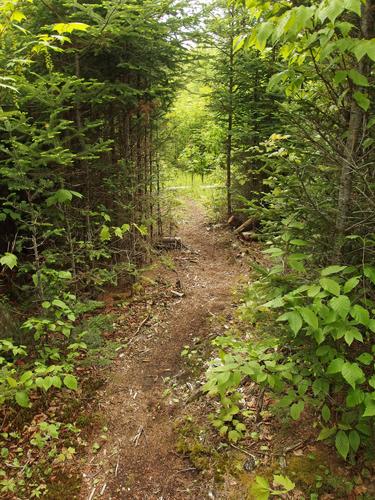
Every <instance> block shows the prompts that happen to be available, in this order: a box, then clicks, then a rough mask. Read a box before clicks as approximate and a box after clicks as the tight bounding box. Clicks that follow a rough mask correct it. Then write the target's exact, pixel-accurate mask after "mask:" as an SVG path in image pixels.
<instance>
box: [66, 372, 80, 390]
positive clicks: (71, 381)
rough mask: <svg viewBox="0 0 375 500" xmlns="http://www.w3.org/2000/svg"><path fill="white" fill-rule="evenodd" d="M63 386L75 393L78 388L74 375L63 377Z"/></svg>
mask: <svg viewBox="0 0 375 500" xmlns="http://www.w3.org/2000/svg"><path fill="white" fill-rule="evenodd" d="M64 385H65V386H66V387H67V388H68V389H71V390H72V391H76V390H77V388H78V382H77V379H76V377H75V376H74V375H65V377H64Z"/></svg>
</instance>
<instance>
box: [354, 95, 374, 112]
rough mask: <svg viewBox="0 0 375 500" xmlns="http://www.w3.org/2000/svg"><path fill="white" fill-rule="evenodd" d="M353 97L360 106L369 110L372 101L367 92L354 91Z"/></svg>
mask: <svg viewBox="0 0 375 500" xmlns="http://www.w3.org/2000/svg"><path fill="white" fill-rule="evenodd" d="M353 97H354V99H355V100H356V102H357V104H358V106H359V107H360V108H362V109H364V110H365V111H368V109H369V107H370V104H371V101H370V99H369V98H368V96H367V95H366V94H364V93H363V92H354V94H353Z"/></svg>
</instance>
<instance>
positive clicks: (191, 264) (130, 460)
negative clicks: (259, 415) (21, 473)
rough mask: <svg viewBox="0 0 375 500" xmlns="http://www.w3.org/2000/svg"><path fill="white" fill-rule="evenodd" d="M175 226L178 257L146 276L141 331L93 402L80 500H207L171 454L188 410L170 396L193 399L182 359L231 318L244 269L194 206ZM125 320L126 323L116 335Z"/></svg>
mask: <svg viewBox="0 0 375 500" xmlns="http://www.w3.org/2000/svg"><path fill="white" fill-rule="evenodd" d="M182 219H183V220H182V221H181V223H180V227H179V232H178V235H179V236H180V237H181V239H182V242H183V245H184V246H183V249H182V250H172V251H168V252H167V254H165V253H164V255H163V256H162V257H161V258H160V261H159V262H157V263H156V264H155V265H154V266H153V269H152V270H150V271H148V272H147V274H146V276H144V278H143V281H144V282H145V283H148V284H149V286H147V285H146V286H145V288H144V290H143V292H142V297H141V299H140V301H139V302H138V305H135V306H133V307H135V308H136V311H137V316H138V327H137V328H133V333H132V335H131V336H130V341H129V339H128V346H127V348H126V350H125V351H124V353H123V354H120V357H118V359H117V360H116V362H115V365H114V367H112V368H111V370H110V374H109V376H108V378H107V382H106V383H105V384H104V386H103V387H102V388H101V389H100V390H99V391H98V393H97V395H96V402H95V405H96V406H97V409H96V421H99V422H100V425H99V426H97V429H96V430H95V432H93V433H92V434H91V436H90V437H89V439H88V441H89V445H88V447H87V449H88V450H89V452H88V453H89V456H88V457H86V459H85V465H84V470H83V485H82V489H81V493H80V496H79V498H82V499H84V498H85V499H90V500H93V499H95V498H106V499H110V498H112V499H132V500H137V499H142V500H146V499H160V500H162V499H163V500H166V499H176V500H177V499H187V498H197V499H198V498H214V496H213V493H212V491H211V490H210V488H211V485H210V483H209V482H208V481H203V482H202V480H201V477H200V474H199V473H198V471H197V469H195V468H194V467H192V464H191V462H189V461H188V460H187V459H185V458H184V457H183V455H181V454H179V453H177V451H176V442H177V441H178V431H176V427H175V422H176V421H178V419H179V418H180V417H181V418H184V406H185V403H184V399H183V398H178V397H173V391H172V390H171V389H170V388H171V387H176V385H179V387H180V389H181V388H183V387H184V388H186V391H187V392H189V393H190V394H191V393H193V394H194V387H193V383H194V382H193V380H192V381H191V382H189V377H190V375H191V374H190V375H189V374H188V371H189V370H186V362H185V361H184V359H183V358H182V357H181V352H182V351H183V349H184V347H185V346H192V345H193V346H194V343H196V342H200V339H207V338H210V337H212V336H215V331H213V330H214V329H215V328H216V327H215V321H213V319H214V318H215V317H219V316H220V317H221V318H225V317H227V318H230V316H231V315H232V313H233V308H234V306H233V304H232V294H233V290H234V289H235V288H236V286H237V285H238V283H239V282H240V280H241V276H243V275H244V274H246V271H247V268H246V266H245V262H244V259H242V258H241V257H239V256H238V255H236V254H238V245H237V244H236V243H235V242H233V241H232V235H231V233H230V232H229V231H228V230H227V229H226V228H223V227H222V226H221V225H216V226H215V225H212V224H209V221H208V219H207V214H206V212H205V210H204V208H203V207H202V206H201V205H200V204H199V203H197V202H193V201H190V200H188V201H187V202H186V208H185V210H184V213H183V215H182ZM175 292H179V293H180V294H183V296H181V297H180V296H178V294H176V293H175ZM107 302H109V304H111V298H109V300H108V298H107ZM130 307H132V306H130ZM118 316H119V312H118V311H117V317H118ZM120 318H121V313H120ZM128 321H129V320H128V319H127V317H126V314H125V316H124V318H123V322H122V323H121V321H117V325H116V330H118V329H121V328H123V329H126V328H127V326H128V325H129V323H128ZM134 330H135V331H134ZM216 335H217V333H216ZM195 390H196V389H195ZM215 498H216V496H215Z"/></svg>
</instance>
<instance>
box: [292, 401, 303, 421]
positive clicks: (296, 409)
mask: <svg viewBox="0 0 375 500" xmlns="http://www.w3.org/2000/svg"><path fill="white" fill-rule="evenodd" d="M304 408H305V403H304V402H303V401H298V403H294V404H292V406H291V407H290V416H291V417H292V419H293V420H298V419H299V418H300V416H301V413H302V412H303V410H304Z"/></svg>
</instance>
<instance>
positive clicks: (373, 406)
mask: <svg viewBox="0 0 375 500" xmlns="http://www.w3.org/2000/svg"><path fill="white" fill-rule="evenodd" d="M362 416H363V417H375V401H374V400H371V399H369V400H368V401H366V409H365V411H364V413H363V415H362Z"/></svg>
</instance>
